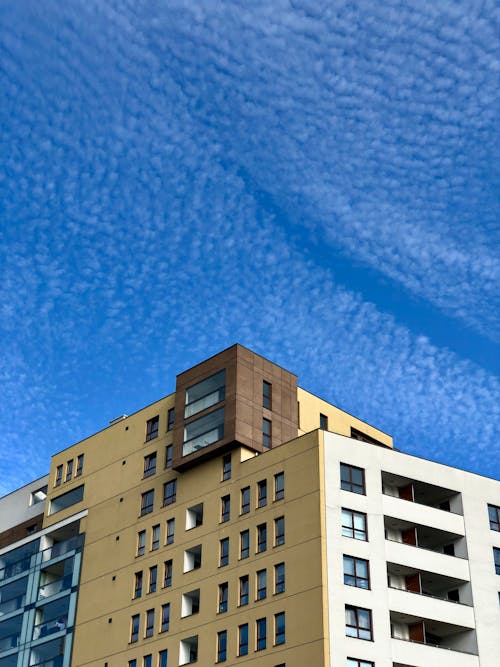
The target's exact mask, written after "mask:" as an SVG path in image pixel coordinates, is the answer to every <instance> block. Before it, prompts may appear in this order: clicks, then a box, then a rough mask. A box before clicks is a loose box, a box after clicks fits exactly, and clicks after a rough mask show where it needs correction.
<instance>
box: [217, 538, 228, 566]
mask: <svg viewBox="0 0 500 667" xmlns="http://www.w3.org/2000/svg"><path fill="white" fill-rule="evenodd" d="M226 565H229V537H223V538H221V539H220V540H219V567H226Z"/></svg>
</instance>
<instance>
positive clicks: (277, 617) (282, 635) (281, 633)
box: [274, 611, 286, 646]
mask: <svg viewBox="0 0 500 667" xmlns="http://www.w3.org/2000/svg"><path fill="white" fill-rule="evenodd" d="M281 622H282V623H283V626H282V628H281V626H280V623H281ZM285 643H286V617H285V612H284V611H278V612H277V613H276V614H274V646H282V645H283V644H285Z"/></svg>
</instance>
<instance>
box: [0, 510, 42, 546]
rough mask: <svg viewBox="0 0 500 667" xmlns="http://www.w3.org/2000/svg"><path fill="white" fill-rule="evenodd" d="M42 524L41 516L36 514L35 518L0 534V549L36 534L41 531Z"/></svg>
mask: <svg viewBox="0 0 500 667" xmlns="http://www.w3.org/2000/svg"><path fill="white" fill-rule="evenodd" d="M42 523H43V514H38V515H37V516H34V517H32V518H31V519H28V521H23V523H18V524H17V526H13V527H12V528H9V529H8V530H5V531H4V532H3V533H0V549H2V548H3V547H7V546H9V544H14V542H17V541H18V540H22V539H23V538H25V537H27V536H28V535H32V534H33V533H37V532H38V531H39V530H41V529H42Z"/></svg>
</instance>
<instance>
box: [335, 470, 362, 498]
mask: <svg viewBox="0 0 500 667" xmlns="http://www.w3.org/2000/svg"><path fill="white" fill-rule="evenodd" d="M340 488H341V489H343V490H344V491H352V493H361V494H365V471H364V470H363V468H357V467H356V466H351V465H348V464H347V463H341V464H340Z"/></svg>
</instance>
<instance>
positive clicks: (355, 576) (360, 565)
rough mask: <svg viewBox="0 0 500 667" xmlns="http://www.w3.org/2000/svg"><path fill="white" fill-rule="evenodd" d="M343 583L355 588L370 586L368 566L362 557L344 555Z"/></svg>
mask: <svg viewBox="0 0 500 667" xmlns="http://www.w3.org/2000/svg"><path fill="white" fill-rule="evenodd" d="M344 584H346V585H347V586H356V587H357V588H370V568H369V564H368V561H367V560H365V559H364V558H355V557H354V556H344Z"/></svg>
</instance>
